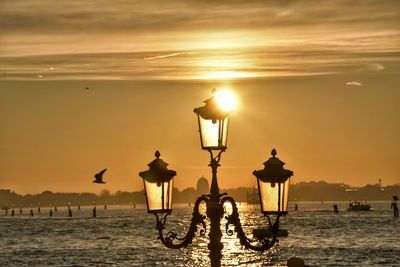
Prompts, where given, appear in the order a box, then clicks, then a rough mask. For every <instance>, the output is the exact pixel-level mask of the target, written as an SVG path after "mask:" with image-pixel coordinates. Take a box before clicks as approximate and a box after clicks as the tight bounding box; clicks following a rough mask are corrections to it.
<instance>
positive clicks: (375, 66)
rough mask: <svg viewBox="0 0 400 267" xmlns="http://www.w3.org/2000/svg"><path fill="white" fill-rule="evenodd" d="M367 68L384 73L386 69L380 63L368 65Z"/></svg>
mask: <svg viewBox="0 0 400 267" xmlns="http://www.w3.org/2000/svg"><path fill="white" fill-rule="evenodd" d="M367 68H368V69H369V70H372V71H383V70H384V69H385V66H384V65H383V64H380V63H371V64H368V66H367Z"/></svg>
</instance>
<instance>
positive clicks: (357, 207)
mask: <svg viewBox="0 0 400 267" xmlns="http://www.w3.org/2000/svg"><path fill="white" fill-rule="evenodd" d="M370 210H371V206H370V205H369V204H367V203H363V202H360V201H352V202H350V204H349V207H348V208H347V211H370Z"/></svg>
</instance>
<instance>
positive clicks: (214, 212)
mask: <svg viewBox="0 0 400 267" xmlns="http://www.w3.org/2000/svg"><path fill="white" fill-rule="evenodd" d="M209 166H210V167H211V169H212V181H211V188H210V193H211V194H210V196H211V197H210V200H209V201H208V202H207V217H208V218H210V234H209V238H210V243H209V244H208V249H209V250H210V260H211V266H213V267H220V266H221V258H222V253H221V251H222V248H223V247H224V245H223V244H222V242H221V238H222V231H221V219H222V217H223V215H224V208H223V207H222V205H221V204H220V194H219V187H218V180H217V168H218V166H220V165H219V164H218V161H217V160H216V159H214V158H213V157H211V162H210V165H209Z"/></svg>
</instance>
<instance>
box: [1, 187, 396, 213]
mask: <svg viewBox="0 0 400 267" xmlns="http://www.w3.org/2000/svg"><path fill="white" fill-rule="evenodd" d="M221 191H222V192H226V193H228V195H230V196H232V197H233V198H234V199H235V200H236V201H237V202H247V201H249V200H250V198H251V199H252V201H250V202H252V203H254V202H258V201H257V198H258V194H257V189H256V188H246V187H239V188H234V189H222V190H221ZM206 193H207V192H199V191H197V190H196V189H194V188H192V187H190V188H186V189H184V190H182V191H180V190H178V189H174V192H173V199H174V200H173V201H174V203H194V201H195V200H196V198H197V197H198V196H200V195H201V194H206ZM394 195H400V184H395V185H387V186H381V185H379V184H374V185H366V186H364V187H358V188H355V187H351V186H349V185H346V184H329V183H326V182H322V181H320V182H301V183H297V184H294V185H291V186H290V189H289V201H291V202H295V201H350V200H362V201H364V200H366V201H390V200H391V199H392V197H393V196H394ZM68 204H70V205H82V206H85V205H93V204H97V205H104V204H109V205H112V204H116V205H121V204H145V197H144V193H143V191H139V192H122V191H117V192H116V193H114V194H112V193H111V192H109V191H108V190H103V191H102V193H100V194H99V195H96V194H94V193H85V192H83V193H60V192H51V191H44V192H42V193H40V194H35V195H31V194H27V195H20V194H18V193H16V192H13V191H12V190H10V189H0V207H6V206H10V207H11V206H15V207H20V206H25V207H30V206H36V207H37V206H43V207H45V206H54V205H57V206H67V205H68Z"/></svg>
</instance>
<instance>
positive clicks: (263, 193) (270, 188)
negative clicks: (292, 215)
mask: <svg viewBox="0 0 400 267" xmlns="http://www.w3.org/2000/svg"><path fill="white" fill-rule="evenodd" d="M258 186H259V190H260V197H261V210H262V212H264V213H267V214H268V213H271V214H276V213H278V211H279V212H286V211H287V199H288V192H289V190H288V189H289V180H287V181H286V182H285V183H281V184H280V186H279V183H275V184H272V183H267V182H263V181H261V180H258ZM279 190H280V194H279ZM279 197H280V198H281V199H280V200H279ZM279 204H280V208H279V206H278V205H279Z"/></svg>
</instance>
